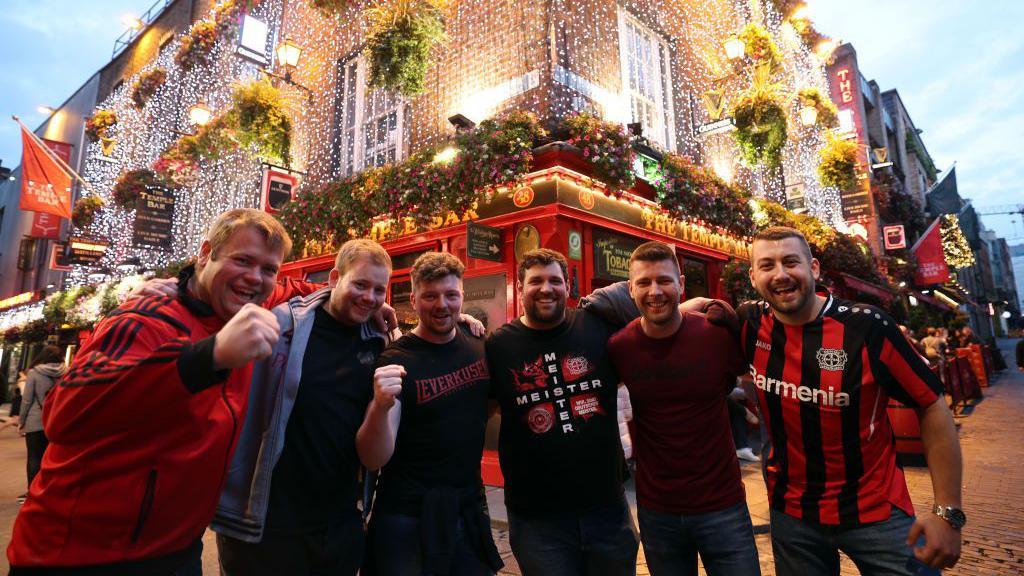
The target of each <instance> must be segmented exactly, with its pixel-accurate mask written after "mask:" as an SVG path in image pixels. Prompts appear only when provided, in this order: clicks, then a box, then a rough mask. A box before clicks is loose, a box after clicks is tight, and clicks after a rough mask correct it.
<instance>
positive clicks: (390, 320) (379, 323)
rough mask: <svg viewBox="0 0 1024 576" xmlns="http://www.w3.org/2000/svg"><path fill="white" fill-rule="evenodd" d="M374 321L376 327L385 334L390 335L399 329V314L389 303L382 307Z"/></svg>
mask: <svg viewBox="0 0 1024 576" xmlns="http://www.w3.org/2000/svg"><path fill="white" fill-rule="evenodd" d="M372 321H373V325H374V327H375V328H377V330H378V331H380V332H383V333H384V334H390V333H392V332H394V331H395V329H396V328H398V314H396V313H395V309H394V308H392V307H391V305H390V304H388V303H384V304H382V305H381V307H380V310H377V313H376V314H374V315H373V318H372Z"/></svg>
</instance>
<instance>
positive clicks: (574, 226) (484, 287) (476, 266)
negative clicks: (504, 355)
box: [281, 142, 750, 485]
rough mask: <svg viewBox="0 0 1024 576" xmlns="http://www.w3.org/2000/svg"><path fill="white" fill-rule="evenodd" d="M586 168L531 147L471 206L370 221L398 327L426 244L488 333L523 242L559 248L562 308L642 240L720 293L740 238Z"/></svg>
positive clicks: (317, 260)
mask: <svg viewBox="0 0 1024 576" xmlns="http://www.w3.org/2000/svg"><path fill="white" fill-rule="evenodd" d="M590 171H591V168H590V164H589V162H587V161H585V159H584V158H582V156H580V154H579V151H578V149H576V148H574V147H571V146H568V145H565V144H563V143H559V142H556V143H553V144H549V145H546V146H544V147H542V148H540V149H538V150H536V151H535V155H534V163H533V167H532V170H531V171H530V173H529V174H528V175H527V177H526V179H525V182H524V183H523V185H521V186H520V187H518V188H515V189H508V190H500V191H498V192H497V193H496V194H495V195H494V197H493V198H492V199H491V201H490V202H487V203H485V204H483V205H480V206H478V207H477V208H476V209H474V210H470V211H467V212H466V213H465V214H462V215H457V214H454V213H449V214H446V215H438V216H437V217H435V218H434V222H433V224H432V225H431V226H430V227H429V229H418V228H416V227H415V226H414V225H413V224H412V223H411V222H409V223H406V224H404V225H403V224H397V225H403V226H404V228H403V229H402V230H400V231H395V230H394V229H393V228H391V227H392V226H396V224H395V223H394V222H381V223H378V224H376V225H375V226H374V228H373V230H372V231H371V233H370V236H371V238H373V239H374V240H378V241H380V242H381V244H382V245H383V246H384V247H385V248H386V249H387V251H388V253H389V254H390V255H391V258H392V261H393V265H394V271H393V273H392V276H391V283H390V287H389V290H388V302H389V303H390V304H391V305H392V306H393V307H394V308H395V309H396V311H397V313H398V316H399V321H400V323H401V324H402V328H403V330H407V329H409V328H411V327H412V326H414V325H415V323H416V318H415V313H414V312H413V310H412V308H411V305H410V303H409V294H410V291H411V283H410V279H409V269H410V267H411V266H412V263H413V261H414V260H415V259H416V257H418V256H419V255H420V254H422V253H424V252H427V251H432V250H435V251H445V252H450V253H452V254H455V255H456V256H458V257H459V259H460V260H462V262H463V263H465V265H466V273H465V278H464V291H465V300H464V303H463V311H464V312H465V313H467V314H471V315H473V316H475V317H477V318H479V319H480V320H481V321H483V322H484V324H485V325H486V326H487V331H488V332H490V331H492V330H494V329H495V328H497V327H498V326H501V325H502V324H504V323H505V322H508V321H509V320H512V319H514V318H516V317H518V316H519V315H520V314H521V313H522V307H521V305H520V302H519V300H518V295H517V293H516V282H515V280H516V275H517V266H518V261H519V257H520V255H521V254H523V253H524V252H526V251H528V250H531V249H533V248H541V247H542V248H550V249H553V250H557V251H559V252H561V253H562V254H564V255H565V256H566V258H567V260H568V262H569V278H568V280H569V305H570V306H575V305H576V303H577V302H578V300H579V298H580V297H581V296H585V295H586V294H588V293H590V292H591V291H592V290H594V289H596V288H600V287H602V286H606V285H608V284H611V283H613V282H617V281H619V280H625V279H626V278H627V262H628V259H629V255H630V253H631V252H632V251H633V249H634V248H636V247H637V246H639V245H640V244H641V243H643V242H646V241H649V240H659V241H662V242H666V243H668V244H670V245H673V246H675V248H676V252H677V255H678V258H679V263H680V268H681V269H682V270H683V272H684V275H685V276H686V296H687V297H694V296H710V297H722V296H723V291H722V288H721V286H720V282H719V279H720V277H721V274H722V269H723V267H724V266H725V264H726V262H728V261H729V259H730V258H743V259H746V258H749V254H750V245H749V243H748V242H747V241H746V240H742V239H738V238H733V237H729V236H723V235H721V234H718V233H714V232H710V231H708V230H706V229H704V228H702V227H699V226H694V225H692V224H689V223H684V222H680V221H677V220H671V219H669V218H667V217H665V216H663V215H662V214H661V213H660V211H659V210H658V209H657V206H656V204H654V202H653V201H652V198H653V197H654V191H653V189H652V188H651V187H650V186H649V185H648V184H647V183H646V182H644V181H643V180H640V179H638V180H637V184H636V186H635V187H634V189H633V190H632V191H631V192H630V193H629V194H626V195H625V196H624V197H622V198H615V197H612V196H608V195H606V194H605V193H604V192H603V185H602V184H601V183H600V182H598V181H596V180H593V179H592V178H590V177H589V176H588V175H587V174H589V173H590ZM470 244H472V245H470ZM476 256H482V257H476ZM333 265H334V254H324V255H322V256H317V257H312V258H305V259H301V260H295V261H292V262H289V263H287V264H285V266H284V267H283V268H282V271H281V274H282V275H283V276H290V277H296V278H304V279H308V280H311V281H316V282H326V280H327V274H328V273H329V271H330V270H331V268H332V267H333ZM497 429H498V428H497V417H495V418H492V421H491V422H490V424H489V426H488V434H487V442H486V447H485V453H484V458H483V476H484V481H485V483H487V484H490V485H501V483H502V479H501V472H500V470H499V468H498V459H497V452H496V450H497Z"/></svg>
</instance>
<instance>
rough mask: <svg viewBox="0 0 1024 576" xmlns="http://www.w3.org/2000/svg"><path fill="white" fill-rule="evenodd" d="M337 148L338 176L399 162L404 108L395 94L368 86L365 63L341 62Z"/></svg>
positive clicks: (355, 60)
mask: <svg viewBox="0 0 1024 576" xmlns="http://www.w3.org/2000/svg"><path fill="white" fill-rule="evenodd" d="M338 81H339V86H340V87H341V90H340V92H341V101H340V102H339V106H338V112H339V114H338V118H339V119H340V122H339V127H338V133H337V136H336V138H337V146H338V150H339V158H340V162H341V174H342V175H345V176H348V175H351V174H353V173H356V172H359V171H360V170H362V169H364V168H366V167H368V166H380V165H382V164H387V163H389V162H395V161H397V160H400V159H401V158H402V157H403V155H404V150H405V147H404V138H403V137H402V134H403V125H404V122H405V105H404V104H403V103H402V100H401V99H400V98H399V97H398V95H397V94H395V93H394V92H391V91H386V90H374V89H371V88H370V87H369V86H367V66H366V60H365V59H364V58H362V57H359V56H353V57H351V58H348V59H347V60H344V61H342V63H341V67H340V77H339V78H338Z"/></svg>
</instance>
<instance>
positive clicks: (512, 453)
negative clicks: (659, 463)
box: [487, 310, 623, 517]
mask: <svg viewBox="0 0 1024 576" xmlns="http://www.w3.org/2000/svg"><path fill="white" fill-rule="evenodd" d="M613 333H615V328H614V327H613V326H611V325H610V324H608V323H606V322H604V321H603V320H601V319H600V318H598V317H597V316H596V315H594V314H592V313H589V312H586V311H580V310H569V311H567V317H566V320H565V322H563V323H562V324H560V325H559V326H558V327H556V328H552V329H549V330H534V329H531V328H528V327H527V326H525V325H524V324H523V323H522V322H521V321H520V320H519V319H516V320H514V321H512V322H510V323H508V324H506V325H505V326H502V327H501V328H499V329H498V330H496V331H495V332H494V333H493V334H491V336H490V338H488V340H487V363H488V366H489V367H490V371H491V388H492V390H493V396H494V397H495V398H496V399H497V400H498V403H499V404H500V405H501V432H500V437H499V456H500V460H501V472H502V474H503V475H504V476H505V504H506V506H508V508H509V509H510V510H511V511H512V512H514V513H517V514H520V515H522V516H527V517H543V516H548V515H557V514H564V513H580V512H585V511H588V510H594V509H597V508H601V507H606V506H611V505H614V504H615V503H617V502H618V501H619V500H620V499H621V497H622V462H623V456H622V445H621V444H620V441H619V433H618V423H617V420H616V396H617V395H616V389H617V386H618V382H619V379H618V377H617V376H616V375H615V370H614V369H613V368H612V364H611V360H610V358H609V355H608V338H609V336H611V335H612V334H613Z"/></svg>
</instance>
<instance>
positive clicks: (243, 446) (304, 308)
mask: <svg viewBox="0 0 1024 576" xmlns="http://www.w3.org/2000/svg"><path fill="white" fill-rule="evenodd" d="M330 294H331V290H330V288H328V287H324V288H321V289H319V290H317V291H316V292H313V293H312V294H309V295H308V296H304V297H301V296H300V297H295V298H292V299H291V300H289V301H288V302H286V303H284V304H280V305H278V306H277V307H275V308H274V309H273V313H274V316H275V317H276V318H277V322H278V324H279V325H280V327H281V338H280V339H278V341H277V344H276V345H275V346H274V350H273V353H272V354H271V355H270V357H269V358H267V359H266V360H263V361H261V362H259V363H257V364H256V366H255V367H254V369H253V377H252V386H251V388H250V390H249V405H248V408H247V410H246V417H245V423H244V424H243V426H242V433H241V435H240V436H239V439H238V445H237V446H236V448H235V453H234V455H233V456H232V458H231V463H230V465H229V466H228V472H227V477H226V478H225V481H224V489H223V491H222V492H221V496H220V503H219V504H218V505H217V513H216V515H215V516H214V518H213V523H212V525H211V528H213V530H214V531H216V532H218V533H220V534H224V535H225V536H230V537H232V538H237V539H239V540H242V541H244V542H259V541H260V540H261V539H262V538H263V528H264V526H265V524H266V519H267V507H268V506H269V504H270V479H271V477H272V476H273V472H274V466H275V465H276V464H277V461H278V459H279V458H280V457H281V451H282V450H283V449H284V433H285V430H286V429H287V427H288V417H289V415H291V411H292V407H293V406H294V403H295V396H296V394H298V388H299V381H300V380H301V379H302V359H303V356H304V355H305V353H306V345H307V344H308V343H309V335H310V333H311V332H312V329H313V319H314V317H315V312H316V309H317V308H318V307H320V306H321V305H322V304H323V303H324V302H326V301H327V299H328V298H329V297H330ZM361 335H362V338H363V340H370V339H372V338H380V339H382V340H384V342H385V344H387V343H389V342H390V341H391V336H390V335H386V334H383V333H381V332H379V331H377V330H376V329H375V328H373V327H372V326H371V324H370V323H365V324H363V325H362V330H361ZM354 441H355V439H354V438H353V442H354Z"/></svg>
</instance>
